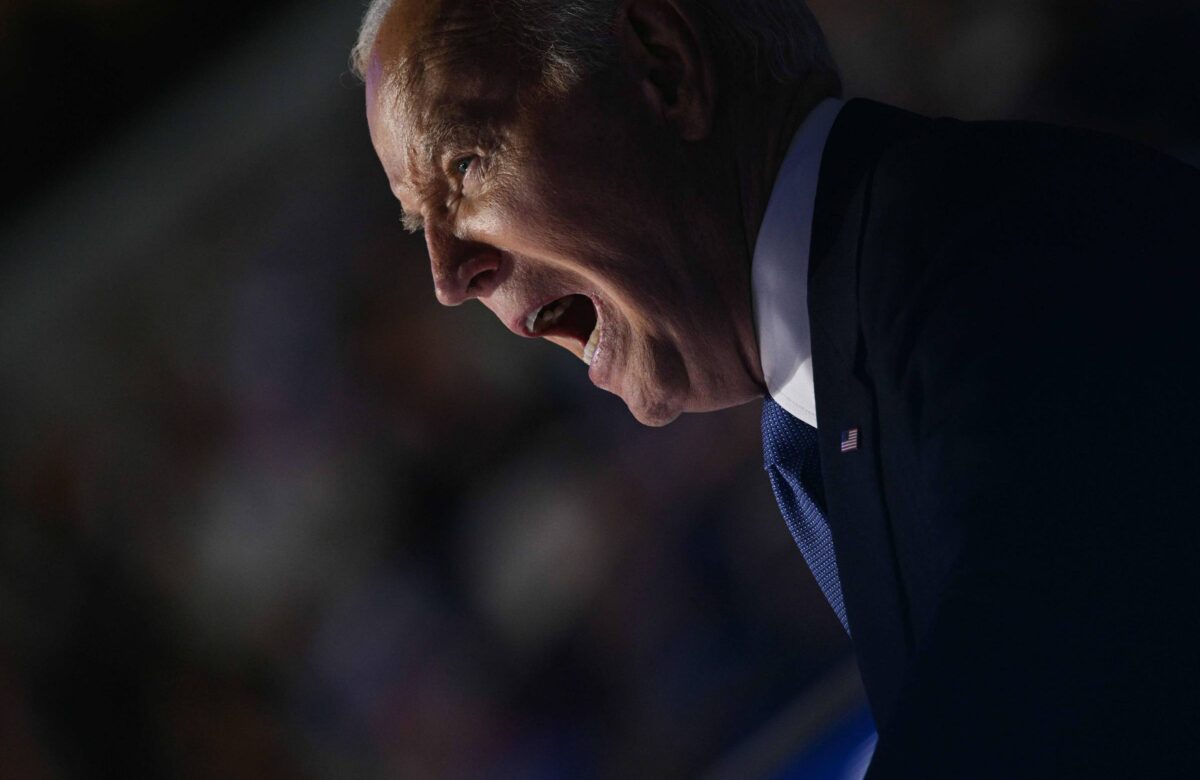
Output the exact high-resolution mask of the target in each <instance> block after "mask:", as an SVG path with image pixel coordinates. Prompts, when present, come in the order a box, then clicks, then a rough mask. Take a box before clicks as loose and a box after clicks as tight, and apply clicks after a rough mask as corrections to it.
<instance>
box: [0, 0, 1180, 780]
mask: <svg viewBox="0 0 1200 780" xmlns="http://www.w3.org/2000/svg"><path fill="white" fill-rule="evenodd" d="M811 5H812V7H813V9H814V11H815V12H816V14H817V16H818V17H819V19H820V20H821V21H822V23H823V24H824V26H825V27H826V30H827V32H828V34H829V37H830V39H831V43H832V46H833V49H834V51H835V54H836V55H837V57H838V59H839V62H840V63H841V65H842V67H843V70H844V75H845V81H846V87H847V93H848V94H849V95H858V96H867V97H874V98H877V99H883V100H886V101H889V102H893V103H896V104H898V105H901V106H904V107H907V108H911V109H914V110H918V111H921V112H924V113H929V114H935V115H943V114H949V115H956V116H959V117H963V118H998V117H1010V118H1012V117H1016V118H1030V119H1042V120H1047V121H1053V122H1058V123H1065V124H1075V125H1084V126H1090V127H1094V128H1099V129H1103V130H1107V131H1112V132H1117V133H1121V134H1124V135H1127V136H1129V137H1133V138H1137V139H1139V140H1142V141H1144V142H1146V143H1149V144H1152V145H1154V146H1157V147H1159V148H1162V149H1165V150H1168V151H1170V152H1172V153H1174V154H1177V155H1179V156H1181V157H1184V158H1185V159H1190V160H1193V161H1200V58H1197V56H1196V52H1195V46H1196V42H1197V41H1200V5H1198V4H1197V3H1196V2H1195V0H1186V1H1185V0H1122V1H1121V2H1105V1H1104V0H1088V1H1086V2H1085V1H1084V0H973V1H970V2H968V1H966V0H912V1H911V2H904V3H880V2H877V0H813V2H812V3H811ZM361 10H362V7H361V5H360V3H359V2H329V0H325V2H301V1H300V0H259V2H256V3H241V2H233V1H232V0H204V1H203V2H202V1H201V0H186V1H181V2H162V0H2V1H0V36H2V38H3V46H2V47H0V79H2V80H3V84H2V86H3V91H4V94H5V95H7V96H8V100H7V105H8V108H7V110H6V112H5V116H7V117H8V119H7V120H5V122H4V124H5V130H6V132H5V141H4V143H3V145H2V154H3V160H4V164H3V171H4V180H5V182H4V183H5V185H6V186H5V187H4V188H3V189H2V190H0V464H2V474H0V479H2V481H0V777H3V778H91V777H120V778H142V777H145V778H159V777H161V778H198V779H199V778H203V779H207V778H341V777H356V778H390V777H401V778H491V777H496V778H515V777H520V778H559V777H570V778H590V777H594V778H610V777H621V778H624V777H655V778H674V777H693V776H697V775H700V774H702V773H704V772H706V771H712V772H714V774H713V776H714V777H754V776H758V777H768V776H783V775H781V774H780V773H781V772H785V771H791V770H787V769H786V767H785V766H784V765H783V764H782V763H781V760H782V759H781V758H780V757H781V756H784V755H789V754H790V755H791V756H792V757H793V758H795V756H796V755H798V754H799V753H798V752H797V751H800V752H802V748H803V744H802V742H803V740H802V737H804V738H807V736H811V735H813V734H816V733H818V732H819V731H820V729H821V728H826V727H829V726H830V725H831V724H832V721H833V720H835V719H837V718H844V717H845V716H846V713H850V712H854V711H855V706H856V703H857V701H858V700H857V699H856V695H857V694H856V690H857V689H856V688H855V684H854V680H853V677H854V673H853V669H852V668H849V669H848V668H847V667H846V665H845V663H846V659H847V656H848V652H849V648H848V644H847V642H846V640H845V638H844V636H843V635H842V633H841V629H840V627H839V626H838V624H837V621H836V619H835V618H834V617H833V616H832V613H830V611H829V609H828V607H827V606H826V605H825V603H824V601H823V599H822V597H821V595H820V592H819V591H818V590H817V588H816V586H815V584H814V583H813V581H812V579H811V576H810V575H809V574H808V572H807V570H806V567H805V565H804V561H803V559H802V558H801V556H800V554H799V552H798V551H797V550H796V549H795V547H794V546H793V543H792V540H791V538H790V536H789V535H788V532H787V530H786V528H785V526H784V524H783V521H782V519H781V518H780V517H779V515H778V512H777V510H776V508H775V506H774V502H773V500H772V497H771V494H770V489H769V486H768V484H767V480H766V476H765V475H764V474H763V473H762V469H761V460H760V453H759V440H758V415H759V409H758V407H757V405H750V406H748V407H743V408H741V409H735V410H731V411H729V412H725V413H720V414H711V415H706V416H702V417H696V416H692V417H687V418H684V419H681V420H680V421H679V422H677V423H676V424H674V425H672V426H670V427H668V428H666V429H662V430H650V429H644V428H641V427H639V426H638V425H637V424H636V423H634V422H633V421H632V420H631V419H630V418H629V416H628V415H627V413H626V412H625V410H624V407H623V405H622V404H621V403H620V402H619V401H618V400H617V399H615V398H613V397H611V396H608V395H606V394H603V393H601V392H599V391H596V390H594V389H593V388H591V386H590V385H589V384H588V382H587V379H586V376H585V374H584V370H583V368H582V366H581V364H580V363H579V362H578V361H577V360H576V359H575V358H573V357H571V356H570V355H568V354H567V353H566V352H564V351H562V350H559V349H557V348H554V347H552V346H550V345H547V344H542V343H533V342H530V341H525V340H520V339H516V338H513V337H512V336H511V335H510V334H509V333H508V332H507V331H506V330H505V329H504V328H503V327H501V326H500V325H499V324H498V323H496V322H495V321H494V320H493V318H492V317H491V315H490V314H488V313H487V312H486V311H485V310H484V309H483V308H482V307H479V306H466V307H463V308H461V309H456V310H444V309H441V308H439V307H438V306H437V305H436V303H435V302H434V299H433V296H432V294H431V293H432V285H431V283H430V281H429V279H428V268H427V266H426V260H425V257H424V249H423V246H422V245H421V243H420V239H419V238H418V237H413V236H408V235H407V234H405V233H404V232H403V231H402V230H401V228H400V226H399V224H398V220H397V216H398V210H397V207H396V206H395V204H394V203H393V202H392V200H391V196H390V194H389V192H388V188H387V186H386V182H385V180H384V177H383V174H382V173H381V171H380V170H378V168H377V164H376V162H375V160H374V158H373V154H372V151H371V148H370V146H369V142H368V138H367V132H366V126H365V122H364V119H363V110H362V101H363V95H362V88H361V86H360V85H359V84H357V83H356V81H355V80H354V79H353V78H352V77H351V76H350V75H349V74H348V70H347V66H346V60H347V53H348V49H349V47H350V45H351V44H352V42H353V40H354V37H355V32H356V28H357V22H358V17H359V14H360V12H361ZM822 719H824V720H822ZM855 723H856V724H857V725H853V729H852V730H854V729H857V731H854V733H855V734H858V737H856V739H859V738H860V737H861V736H862V733H864V732H863V729H866V731H867V732H869V728H870V727H869V722H867V723H866V724H865V725H864V724H863V723H862V722H859V721H856V722H855ZM806 735H807V736H806ZM848 744H849V743H848ZM849 747H851V748H852V747H854V744H849ZM793 769H794V772H793V774H790V775H788V776H795V777H800V776H810V775H805V774H804V772H805V771H808V770H804V769H802V768H797V767H793ZM812 771H815V770H812ZM811 776H815V775H811Z"/></svg>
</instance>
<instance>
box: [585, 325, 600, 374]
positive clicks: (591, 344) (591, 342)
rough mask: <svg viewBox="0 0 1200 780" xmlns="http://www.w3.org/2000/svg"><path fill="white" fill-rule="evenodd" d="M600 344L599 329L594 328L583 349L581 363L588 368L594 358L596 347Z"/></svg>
mask: <svg viewBox="0 0 1200 780" xmlns="http://www.w3.org/2000/svg"><path fill="white" fill-rule="evenodd" d="M599 344H600V329H599V328H594V329H593V330H592V335H591V336H589V337H588V342H587V345H586V346H585V347H584V348H583V362H584V363H587V364H588V365H589V366H590V365H591V364H592V360H593V359H594V358H595V357H596V347H597V346H598V345H599Z"/></svg>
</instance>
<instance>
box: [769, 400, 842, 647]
mask: <svg viewBox="0 0 1200 780" xmlns="http://www.w3.org/2000/svg"><path fill="white" fill-rule="evenodd" d="M762 431H763V461H764V466H765V467H766V469H767V474H768V475H769V476H770V477H771V489H772V490H774V491H775V500H776V501H777V502H779V511H780V512H781V513H783V519H784V520H785V521H786V522H787V527H788V530H789V531H791V532H792V538H793V539H795V540H796V546H797V547H799V548H800V553H801V554H802V555H803V556H804V560H805V561H807V562H808V568H810V569H812V573H813V576H814V577H816V580H817V584H818V585H820V586H821V592H822V593H824V594H825V598H826V600H828V601H829V606H831V607H833V611H834V613H835V614H837V616H838V620H840V621H842V627H843V628H845V629H846V633H847V634H849V633H850V623H849V622H848V621H847V620H846V604H845V602H844V601H843V600H842V581H841V578H840V577H839V576H838V567H837V558H836V557H835V556H834V552H833V536H832V534H830V532H829V523H827V522H825V490H824V486H823V485H822V483H821V456H820V452H819V450H818V448H817V429H816V428H814V427H812V426H811V425H808V424H806V423H804V422H803V421H801V420H797V419H796V418H795V417H793V416H792V415H790V414H789V413H788V412H787V410H786V409H784V408H783V407H782V406H780V405H779V404H777V403H776V402H775V401H773V400H772V399H770V398H768V399H767V400H766V402H765V403H764V404H763V415H762Z"/></svg>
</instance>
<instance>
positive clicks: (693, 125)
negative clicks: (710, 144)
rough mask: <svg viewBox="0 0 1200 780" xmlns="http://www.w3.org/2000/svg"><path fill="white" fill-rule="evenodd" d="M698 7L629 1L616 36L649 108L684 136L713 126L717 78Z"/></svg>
mask: <svg viewBox="0 0 1200 780" xmlns="http://www.w3.org/2000/svg"><path fill="white" fill-rule="evenodd" d="M698 22H699V20H698V18H697V17H696V13H695V11H693V10H692V9H691V8H690V7H687V6H685V5H684V4H683V3H681V2H679V0H626V2H624V3H623V4H622V5H621V11H620V14H619V16H618V17H617V27H616V32H617V38H618V40H619V42H620V44H621V47H622V49H623V50H624V53H625V58H626V62H627V64H628V66H629V67H631V68H632V69H633V75H634V78H636V79H637V81H638V83H639V84H640V85H641V87H642V92H643V94H644V95H645V97H646V99H647V100H648V101H650V104H651V106H652V107H653V108H654V109H655V110H656V111H657V112H658V114H659V115H660V116H661V117H662V118H663V119H664V120H666V121H667V122H668V123H669V124H671V125H672V126H674V127H675V128H676V129H677V131H678V132H679V134H680V136H681V137H682V138H684V140H688V141H697V140H700V139H702V138H705V137H707V136H708V134H709V133H710V132H711V130H712V124H713V114H714V113H715V108H716V99H717V80H716V69H715V67H714V64H715V63H714V62H713V58H712V51H711V49H710V47H709V45H708V41H707V40H706V39H705V38H704V37H703V35H702V34H701V27H700V25H699V24H698Z"/></svg>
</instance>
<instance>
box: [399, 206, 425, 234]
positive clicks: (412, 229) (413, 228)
mask: <svg viewBox="0 0 1200 780" xmlns="http://www.w3.org/2000/svg"><path fill="white" fill-rule="evenodd" d="M400 224H401V225H402V226H403V227H404V229H405V230H407V231H408V232H409V233H420V232H421V231H422V230H424V229H425V218H424V217H422V216H421V215H420V214H409V213H408V212H407V211H405V210H404V209H403V208H402V209H400Z"/></svg>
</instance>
